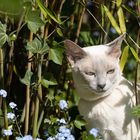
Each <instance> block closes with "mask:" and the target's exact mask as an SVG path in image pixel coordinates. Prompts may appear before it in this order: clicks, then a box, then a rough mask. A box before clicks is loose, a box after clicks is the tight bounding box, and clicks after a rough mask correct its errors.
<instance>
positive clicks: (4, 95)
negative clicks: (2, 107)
mask: <svg viewBox="0 0 140 140" xmlns="http://www.w3.org/2000/svg"><path fill="white" fill-rule="evenodd" d="M0 96H2V97H3V98H6V97H7V92H6V91H5V90H4V89H1V90H0Z"/></svg>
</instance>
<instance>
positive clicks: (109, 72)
mask: <svg viewBox="0 0 140 140" xmlns="http://www.w3.org/2000/svg"><path fill="white" fill-rule="evenodd" d="M114 71H115V69H110V70H108V71H107V74H112V73H114Z"/></svg>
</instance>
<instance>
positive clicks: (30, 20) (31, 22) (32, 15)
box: [25, 10, 44, 33]
mask: <svg viewBox="0 0 140 140" xmlns="http://www.w3.org/2000/svg"><path fill="white" fill-rule="evenodd" d="M25 20H26V22H27V26H28V28H29V29H30V30H31V31H32V32H33V33H36V32H37V31H38V29H39V28H40V27H41V26H43V25H44V22H43V21H42V20H41V18H40V16H39V12H38V11H31V10H29V11H28V13H27V15H26V18H25Z"/></svg>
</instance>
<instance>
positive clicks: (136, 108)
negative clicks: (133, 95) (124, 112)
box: [132, 105, 140, 117]
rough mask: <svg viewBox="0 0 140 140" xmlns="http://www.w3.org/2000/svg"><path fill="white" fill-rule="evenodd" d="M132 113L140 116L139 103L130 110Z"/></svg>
mask: <svg viewBox="0 0 140 140" xmlns="http://www.w3.org/2000/svg"><path fill="white" fill-rule="evenodd" d="M132 114H133V115H135V116H137V117H140V105H138V106H135V107H134V108H133V110H132Z"/></svg>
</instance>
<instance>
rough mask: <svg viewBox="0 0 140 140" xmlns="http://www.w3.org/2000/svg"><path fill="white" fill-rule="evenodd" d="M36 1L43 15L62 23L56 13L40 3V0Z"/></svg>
mask: <svg viewBox="0 0 140 140" xmlns="http://www.w3.org/2000/svg"><path fill="white" fill-rule="evenodd" d="M36 2H37V4H38V6H39V8H40V10H41V12H42V13H43V15H44V16H45V17H47V16H49V17H50V18H51V19H52V20H54V21H55V22H56V23H58V24H61V23H62V22H61V20H60V19H59V18H58V17H57V16H56V14H55V13H54V12H53V11H51V10H50V9H48V8H47V7H45V6H44V4H43V3H42V1H41V0H37V1H36Z"/></svg>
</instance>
